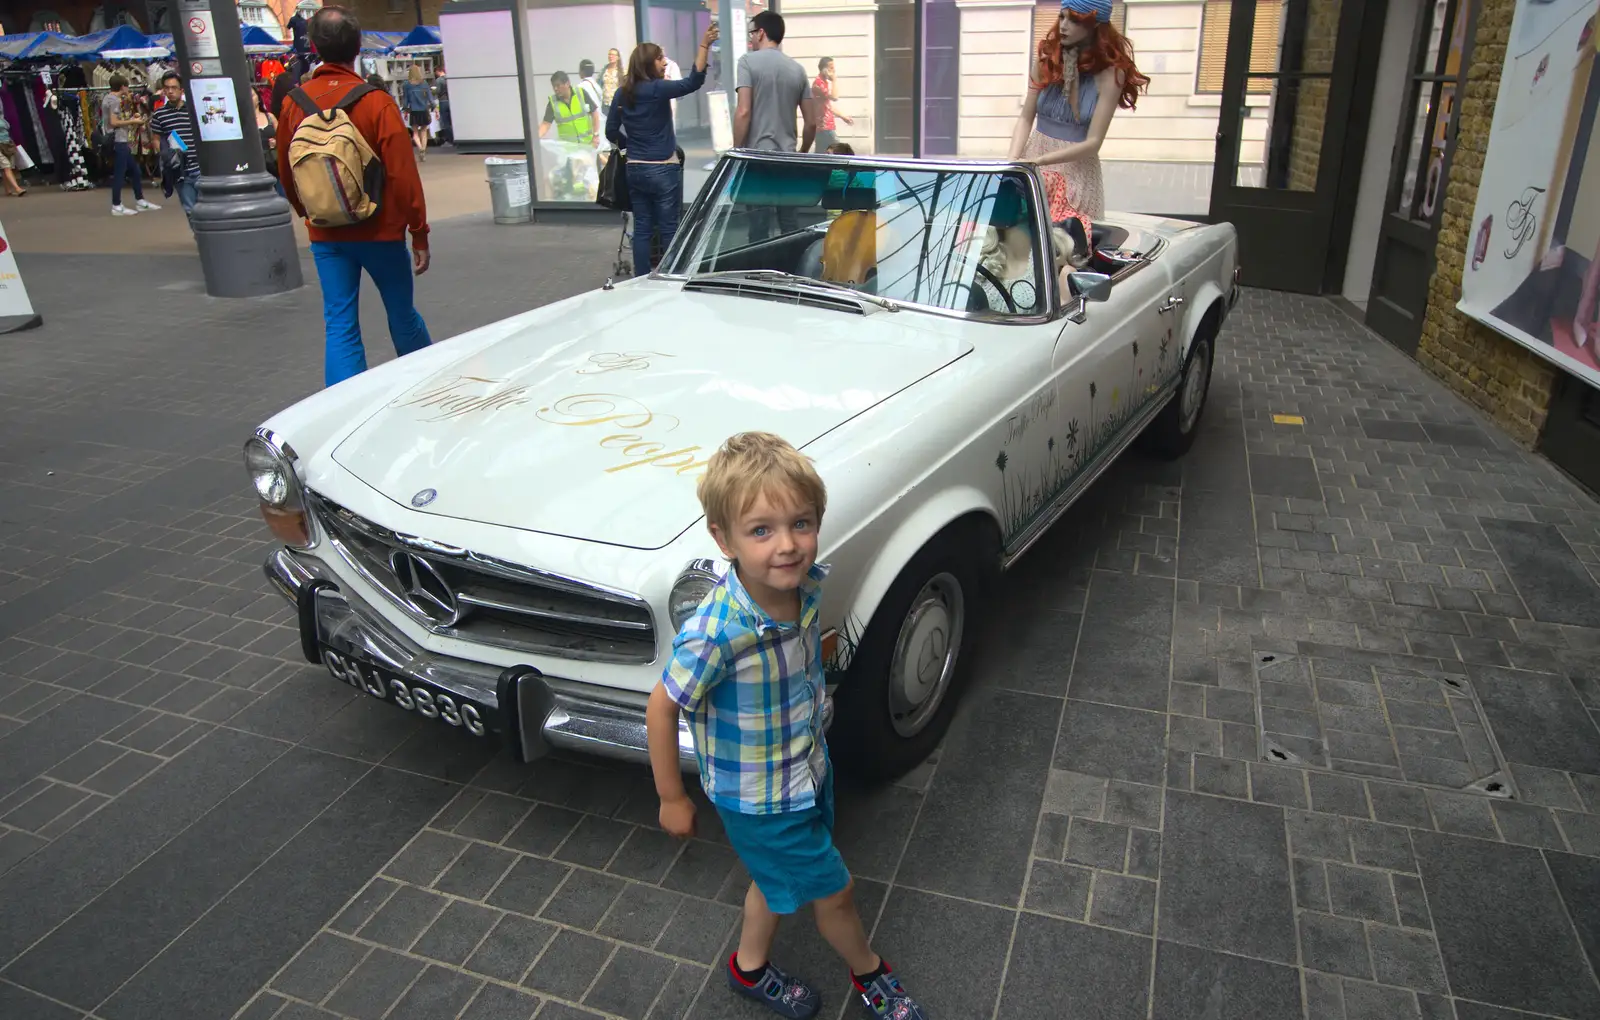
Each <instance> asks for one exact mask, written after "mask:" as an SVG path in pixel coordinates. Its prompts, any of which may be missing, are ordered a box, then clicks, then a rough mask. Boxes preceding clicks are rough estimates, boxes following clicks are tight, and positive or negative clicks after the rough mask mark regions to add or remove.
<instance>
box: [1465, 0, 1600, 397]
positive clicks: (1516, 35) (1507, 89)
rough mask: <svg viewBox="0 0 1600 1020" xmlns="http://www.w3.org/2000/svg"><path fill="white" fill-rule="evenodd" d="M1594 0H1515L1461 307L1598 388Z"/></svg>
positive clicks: (1599, 229)
mask: <svg viewBox="0 0 1600 1020" xmlns="http://www.w3.org/2000/svg"><path fill="white" fill-rule="evenodd" d="M1597 22H1600V0H1517V6H1516V10H1515V12H1514V14H1513V16H1512V21H1511V33H1510V40H1509V42H1508V44H1507V46H1506V59H1505V66H1504V68H1503V69H1502V71H1501V76H1500V92H1499V95H1498V96H1497V98H1496V100H1495V111H1494V120H1493V123H1492V125H1491V127H1490V131H1489V147H1488V152H1487V154H1486V155H1485V157H1484V165H1483V174H1482V177H1481V179H1480V182H1479V185H1478V199H1477V204H1476V206H1475V208H1474V210H1473V216H1472V232H1471V234H1470V235H1469V237H1468V239H1467V252H1466V266H1465V268H1464V270H1463V272H1462V279H1461V298H1460V301H1459V302H1458V303H1457V307H1458V308H1459V309H1460V310H1461V311H1462V312H1463V313H1465V314H1466V315H1469V316H1471V317H1472V318H1474V319H1477V320H1478V321H1480V322H1482V323H1484V324H1485V325H1487V326H1489V327H1490V328H1491V329H1494V330H1495V331H1497V332H1499V333H1501V334H1503V335H1505V336H1506V337H1509V338H1510V339H1512V340H1514V341H1516V342H1517V343H1519V344H1522V345H1523V346H1525V347H1527V348H1528V349H1529V350H1532V351H1533V352H1534V353H1536V354H1538V355H1539V356H1540V357H1542V358H1544V359H1546V360H1547V361H1550V362H1552V363H1554V364H1555V365H1557V366H1558V367H1560V368H1561V369H1562V370H1564V371H1566V372H1568V373H1570V374H1572V375H1574V376H1577V377H1578V378H1580V379H1583V380H1584V381H1585V382H1587V383H1589V385H1591V386H1596V387H1600V131H1597V130H1596V127H1597V126H1600V125H1597V120H1600V118H1597V116H1596V112H1597V109H1600V24H1597Z"/></svg>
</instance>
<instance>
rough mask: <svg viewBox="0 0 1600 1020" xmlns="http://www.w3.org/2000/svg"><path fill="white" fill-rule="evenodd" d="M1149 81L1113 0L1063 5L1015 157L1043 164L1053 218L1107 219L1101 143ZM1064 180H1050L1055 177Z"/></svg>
mask: <svg viewBox="0 0 1600 1020" xmlns="http://www.w3.org/2000/svg"><path fill="white" fill-rule="evenodd" d="M1149 85H1150V79H1149V78H1147V77H1145V76H1144V75H1142V74H1140V73H1139V68H1138V67H1137V66H1135V65H1134V62H1133V47H1132V46H1131V45H1129V44H1128V40H1127V39H1126V38H1124V37H1123V35H1122V33H1121V32H1118V31H1117V28H1116V26H1115V25H1113V24H1111V0H1061V15H1060V17H1059V18H1058V19H1057V21H1056V23H1055V25H1054V26H1052V27H1051V29H1050V31H1049V32H1048V33H1046V34H1045V37H1044V38H1043V39H1041V40H1040V41H1039V47H1038V50H1037V52H1036V53H1035V54H1034V60H1033V67H1032V69H1031V70H1030V73H1029V80H1028V94H1027V95H1026V96H1025V97H1024V98H1023V101H1022V113H1021V115H1020V116H1018V117H1017V126H1016V128H1015V129H1014V130H1013V131H1012V134H1011V158H1012V159H1014V160H1026V161H1027V162H1029V163H1033V164H1035V165H1036V166H1038V167H1039V168H1040V169H1041V170H1042V171H1043V172H1044V175H1045V177H1046V178H1047V180H1046V182H1045V183H1046V189H1045V190H1046V193H1047V194H1048V195H1049V196H1050V220H1051V222H1053V223H1061V222H1063V221H1065V220H1067V219H1069V218H1073V217H1075V216H1077V215H1078V214H1082V215H1084V216H1087V217H1088V218H1089V219H1091V220H1096V219H1099V218H1100V217H1101V216H1103V215H1105V211H1106V196H1105V183H1104V178H1103V176H1102V174H1101V170H1100V145H1101V143H1102V142H1104V141H1105V137H1106V129H1107V128H1109V127H1110V126H1111V116H1112V114H1114V113H1116V111H1117V108H1118V107H1122V108H1123V109H1127V110H1131V109H1133V108H1134V104H1135V103H1137V102H1138V101H1139V93H1140V92H1141V91H1143V90H1144V89H1145V88H1147V87H1148V86H1149ZM1052 175H1054V176H1057V177H1059V178H1060V180H1059V181H1050V180H1048V178H1049V177H1050V176H1052Z"/></svg>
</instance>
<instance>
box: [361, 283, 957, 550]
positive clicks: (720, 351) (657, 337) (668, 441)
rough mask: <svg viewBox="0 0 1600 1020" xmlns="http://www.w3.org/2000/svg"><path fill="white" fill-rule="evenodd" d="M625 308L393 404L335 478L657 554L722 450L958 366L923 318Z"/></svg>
mask: <svg viewBox="0 0 1600 1020" xmlns="http://www.w3.org/2000/svg"><path fill="white" fill-rule="evenodd" d="M627 291H628V292H624V291H622V290H619V291H615V292H611V293H610V294H609V295H606V297H605V298H602V296H601V295H598V294H597V295H593V296H592V297H593V298H594V299H593V300H585V301H581V302H580V303H579V304H578V305H577V306H576V307H575V308H574V309H573V310H572V314H570V315H568V316H566V317H564V318H563V319H562V320H560V321H558V322H555V323H546V324H543V325H539V326H535V327H530V328H528V329H525V330H522V331H521V332H518V333H514V334H512V335H511V336H509V337H506V338H505V339H503V340H501V341H499V342H497V343H494V344H492V345H490V346H489V347H486V348H483V349H481V350H478V351H476V352H473V353H471V354H468V355H466V356H464V357H462V358H461V359H459V360H458V361H455V362H454V363H451V364H449V365H447V366H446V367H444V368H443V369H442V370H440V371H438V372H436V373H434V374H432V375H430V376H429V377H428V378H427V379H425V380H423V381H422V382H420V383H418V384H416V385H413V386H409V387H407V388H406V389H404V390H402V391H400V392H399V393H397V394H395V395H394V396H393V397H392V398H391V399H390V400H388V401H387V402H386V403H385V404H384V405H383V406H382V407H381V408H379V409H378V411H377V412H376V413H375V414H373V415H372V416H371V417H370V418H368V419H367V420H366V421H365V422H363V423H362V424H360V425H359V426H357V427H356V428H355V429H354V430H353V431H352V432H351V433H350V434H349V435H348V436H346V437H345V438H344V439H343V441H342V442H340V443H339V444H338V446H337V447H336V448H335V449H334V452H333V457H334V460H335V461H336V462H337V463H338V464H339V465H341V466H342V467H343V468H344V469H345V470H347V471H349V472H351V473H352V474H354V475H355V476H356V477H357V478H360V479H361V480H362V481H364V482H365V483H366V484H368V485H370V486H372V487H373V488H375V489H377V490H378V491H379V492H381V493H383V494H384V495H385V496H387V497H388V498H390V499H392V500H394V501H395V502H397V503H401V504H403V505H406V506H409V507H413V508H416V509H418V510H420V511H422V512H424V513H430V514H438V515H442V516H446V517H454V518H460V519H464V520H471V521H479V522H483V523H489V524H497V525H503V526H507V527H513V528H522V529H527V530H531V531H537V532H543V533H546V534H552V535H561V536H565V537H569V538H576V539H584V540H590V541H596V542H606V543H611V544H614V545H622V546H631V547H635V548H642V549H656V548H660V547H662V546H664V545H666V544H668V543H670V542H671V541H672V540H673V539H674V538H676V537H677V536H678V535H680V534H682V533H683V531H684V530H685V529H686V528H687V527H689V526H690V525H691V524H693V523H694V522H695V520H697V519H698V518H699V516H700V504H699V501H698V500H697V498H696V497H695V480H696V478H697V477H698V476H699V474H700V473H701V471H702V470H703V466H704V463H705V460H706V458H707V457H709V456H710V455H711V454H712V453H713V452H714V451H715V450H716V448H717V446H718V445H719V444H720V443H721V442H722V440H723V439H725V438H727V437H728V436H729V435H731V434H733V433H735V432H741V431H746V430H763V431H768V432H775V433H777V434H778V435H781V436H783V437H784V438H786V439H788V440H789V441H790V442H792V443H794V444H795V445H796V446H801V447H803V446H805V445H806V444H807V443H809V442H811V441H812V440H814V439H816V438H817V437H818V436H820V435H822V434H823V433H825V432H827V431H828V430H829V429H832V428H834V427H836V426H837V425H839V424H840V423H842V422H844V421H847V420H848V419H850V418H851V417H853V416H855V415H857V414H859V413H861V412H862V411H865V410H866V409H868V408H870V407H872V406H873V405H875V404H877V403H879V402H880V401H882V400H884V399H886V398H887V397H889V396H891V395H893V394H894V393H896V392H898V391H899V390H901V389H904V388H905V387H907V386H909V385H911V384H913V383H915V382H916V381H917V380H919V379H921V378H923V377H925V376H927V375H928V374H930V373H932V372H935V371H937V370H938V369H940V368H941V367H943V366H945V365H947V364H949V363H950V362H952V361H954V360H955V359H957V358H960V357H961V356H962V355H964V354H966V353H967V352H968V351H970V350H971V349H972V348H971V346H970V345H969V344H967V343H965V342H964V341H961V340H956V339H953V338H952V337H950V336H949V335H943V334H940V333H937V332H933V331H931V330H922V329H918V328H916V322H917V319H918V318H920V317H921V314H920V313H914V312H899V313H892V312H884V311H874V312H873V313H872V314H869V315H867V316H865V317H858V316H854V315H849V314H845V313H841V312H838V311H834V310H831V309H809V308H803V307H798V306H795V305H789V304H778V303H774V302H770V301H763V300H759V299H755V298H749V297H742V296H721V295H709V294H684V293H682V292H680V291H679V290H678V289H677V288H672V289H670V290H669V289H667V288H666V287H664V286H661V285H653V286H650V287H648V288H647V287H630V288H627ZM630 292H631V293H630ZM607 298H608V299H607Z"/></svg>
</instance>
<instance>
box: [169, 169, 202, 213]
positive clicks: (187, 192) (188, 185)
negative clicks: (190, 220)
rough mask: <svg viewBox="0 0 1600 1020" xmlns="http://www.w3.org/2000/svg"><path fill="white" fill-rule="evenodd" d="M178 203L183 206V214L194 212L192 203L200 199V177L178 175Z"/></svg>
mask: <svg viewBox="0 0 1600 1020" xmlns="http://www.w3.org/2000/svg"><path fill="white" fill-rule="evenodd" d="M174 190H176V191H177V193H178V204H180V205H182V206H183V212H184V215H186V216H187V215H188V214H189V213H192V212H194V204H195V203H196V202H198V201H200V178H198V177H180V178H178V183H177V187H176V188H175V189H174Z"/></svg>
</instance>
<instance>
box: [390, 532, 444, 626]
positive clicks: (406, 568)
mask: <svg viewBox="0 0 1600 1020" xmlns="http://www.w3.org/2000/svg"><path fill="white" fill-rule="evenodd" d="M389 567H390V569H392V570H393V571H394V576H395V580H396V581H398V582H400V594H401V596H402V597H403V598H404V599H405V600H406V604H407V605H409V606H410V607H411V608H412V609H415V610H416V611H417V612H418V613H420V614H421V615H422V616H423V617H424V618H426V619H427V620H429V621H431V622H432V623H434V624H435V625H436V626H440V627H453V626H455V625H456V624H457V623H459V622H461V617H462V609H461V603H460V602H459V601H457V600H456V593H455V592H453V591H451V590H450V585H449V584H447V583H446V582H445V579H444V575H443V574H441V573H439V568H438V567H436V566H434V565H433V564H432V563H429V562H428V561H427V560H425V559H423V558H422V557H421V556H418V555H417V554H416V553H410V552H406V551H405V550H403V549H396V550H395V551H394V552H392V553H390V554H389Z"/></svg>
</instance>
